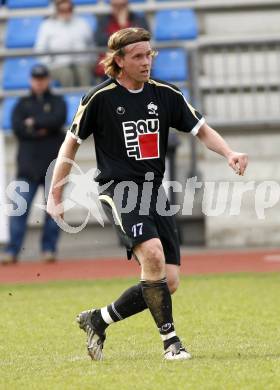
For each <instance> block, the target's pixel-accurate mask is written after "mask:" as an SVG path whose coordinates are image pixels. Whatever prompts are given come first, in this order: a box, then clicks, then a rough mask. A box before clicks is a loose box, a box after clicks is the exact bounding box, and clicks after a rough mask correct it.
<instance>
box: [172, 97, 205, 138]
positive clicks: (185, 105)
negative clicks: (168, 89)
mask: <svg viewBox="0 0 280 390" xmlns="http://www.w3.org/2000/svg"><path fill="white" fill-rule="evenodd" d="M173 97H174V103H175V104H173V110H172V124H171V126H172V127H174V128H175V129H177V130H179V131H183V132H185V133H192V134H193V135H197V133H198V131H199V129H200V127H201V126H202V125H203V124H204V123H205V119H204V118H203V116H202V115H201V114H200V113H199V112H198V111H197V110H196V109H195V108H194V107H193V106H192V105H191V104H190V103H189V102H188V101H187V100H186V98H185V97H184V95H183V94H182V92H181V91H179V90H178V92H176V93H174V95H173Z"/></svg>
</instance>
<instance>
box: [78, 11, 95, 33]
mask: <svg viewBox="0 0 280 390" xmlns="http://www.w3.org/2000/svg"><path fill="white" fill-rule="evenodd" d="M79 16H80V17H81V18H83V19H84V20H85V21H86V22H87V23H88V24H89V25H90V28H91V29H92V31H93V32H95V31H96V28H97V18H96V16H95V15H93V14H79Z"/></svg>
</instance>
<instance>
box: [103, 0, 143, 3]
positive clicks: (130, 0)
mask: <svg viewBox="0 0 280 390" xmlns="http://www.w3.org/2000/svg"><path fill="white" fill-rule="evenodd" d="M128 1H129V3H146V1H147V0H128ZM105 2H106V3H110V0H105Z"/></svg>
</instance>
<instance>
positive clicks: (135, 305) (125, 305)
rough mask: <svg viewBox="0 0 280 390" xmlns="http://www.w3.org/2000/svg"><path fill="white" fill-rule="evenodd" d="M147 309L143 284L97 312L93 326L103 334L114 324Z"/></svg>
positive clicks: (124, 293) (125, 292) (132, 288)
mask: <svg viewBox="0 0 280 390" xmlns="http://www.w3.org/2000/svg"><path fill="white" fill-rule="evenodd" d="M145 309H147V305H146V302H145V300H144V298H143V294H142V286H141V284H140V283H139V284H136V285H135V286H132V287H130V288H129V289H127V290H126V291H124V292H123V294H122V295H121V296H120V297H119V298H118V299H117V300H116V301H115V302H113V303H111V304H110V305H108V306H106V307H103V308H102V309H101V310H96V312H95V313H94V315H93V318H92V323H93V326H94V327H95V328H96V329H97V330H98V331H99V332H101V333H103V332H104V331H105V329H106V328H107V327H108V326H109V325H110V324H111V323H113V322H118V321H121V320H123V319H125V318H128V317H130V316H133V315H134V314H137V313H140V312H141V311H143V310H145Z"/></svg>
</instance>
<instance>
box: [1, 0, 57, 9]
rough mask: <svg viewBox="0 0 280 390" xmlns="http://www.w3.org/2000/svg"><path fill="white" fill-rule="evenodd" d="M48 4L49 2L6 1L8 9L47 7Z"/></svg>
mask: <svg viewBox="0 0 280 390" xmlns="http://www.w3.org/2000/svg"><path fill="white" fill-rule="evenodd" d="M49 3H50V1H49V0H7V6H8V7H9V8H34V7H47V6H48V5H49Z"/></svg>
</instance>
